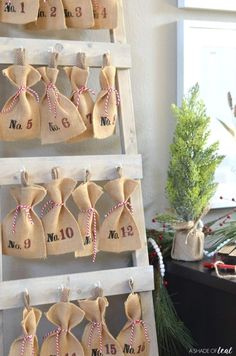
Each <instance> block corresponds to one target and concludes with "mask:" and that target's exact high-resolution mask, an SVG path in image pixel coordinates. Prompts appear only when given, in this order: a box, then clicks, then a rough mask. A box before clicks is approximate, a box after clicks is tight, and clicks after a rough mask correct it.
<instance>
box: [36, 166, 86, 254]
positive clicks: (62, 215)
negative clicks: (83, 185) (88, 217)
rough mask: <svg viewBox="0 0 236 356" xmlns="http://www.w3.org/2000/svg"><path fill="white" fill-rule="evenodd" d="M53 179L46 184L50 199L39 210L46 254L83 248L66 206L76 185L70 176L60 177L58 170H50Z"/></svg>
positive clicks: (73, 219) (74, 222) (62, 252)
mask: <svg viewBox="0 0 236 356" xmlns="http://www.w3.org/2000/svg"><path fill="white" fill-rule="evenodd" d="M52 176H53V180H52V182H50V183H49V184H47V185H46V189H47V192H48V195H49V197H50V200H48V201H47V202H46V203H45V204H44V206H43V207H42V210H41V217H42V222H43V227H44V231H45V235H46V244H47V253H48V255H61V254H64V253H69V252H75V251H76V250H82V249H83V241H82V237H81V234H80V231H79V226H78V223H77V221H76V220H75V218H74V216H73V215H72V213H71V212H70V210H69V209H68V208H67V206H66V201H67V200H68V198H69V197H70V196H71V193H72V191H73V190H74V188H75V186H76V181H74V180H73V179H72V178H60V176H59V171H58V170H57V169H56V168H55V169H53V171H52Z"/></svg>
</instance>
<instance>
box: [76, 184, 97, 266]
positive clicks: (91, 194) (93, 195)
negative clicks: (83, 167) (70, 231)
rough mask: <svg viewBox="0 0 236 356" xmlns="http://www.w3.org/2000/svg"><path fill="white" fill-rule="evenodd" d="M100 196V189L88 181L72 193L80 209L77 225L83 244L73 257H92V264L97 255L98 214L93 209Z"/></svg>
mask: <svg viewBox="0 0 236 356" xmlns="http://www.w3.org/2000/svg"><path fill="white" fill-rule="evenodd" d="M102 194H103V189H102V187H100V186H99V185H97V184H95V183H94V182H90V181H86V182H84V183H82V184H81V185H79V187H78V188H76V190H75V191H74V192H73V193H72V197H73V199H74V201H75V203H76V205H77V206H78V207H79V209H80V213H79V216H78V224H79V227H80V232H81V235H82V239H83V243H84V249H83V250H78V251H76V252H75V257H82V256H91V255H93V262H95V259H96V254H97V236H98V231H99V213H98V212H97V210H96V209H95V205H96V203H97V201H98V199H99V198H100V197H101V195H102Z"/></svg>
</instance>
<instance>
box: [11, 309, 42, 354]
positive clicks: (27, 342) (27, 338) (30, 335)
mask: <svg viewBox="0 0 236 356" xmlns="http://www.w3.org/2000/svg"><path fill="white" fill-rule="evenodd" d="M41 316H42V313H41V311H40V310H39V309H36V308H29V309H27V308H25V309H24V311H23V320H22V322H21V325H22V329H23V335H22V336H20V337H19V338H17V339H16V340H15V341H14V342H13V343H12V345H11V348H10V352H9V355H8V356H17V355H21V356H32V355H34V356H37V355H38V354H39V346H38V338H37V335H36V331H37V327H38V324H39V321H40V319H41Z"/></svg>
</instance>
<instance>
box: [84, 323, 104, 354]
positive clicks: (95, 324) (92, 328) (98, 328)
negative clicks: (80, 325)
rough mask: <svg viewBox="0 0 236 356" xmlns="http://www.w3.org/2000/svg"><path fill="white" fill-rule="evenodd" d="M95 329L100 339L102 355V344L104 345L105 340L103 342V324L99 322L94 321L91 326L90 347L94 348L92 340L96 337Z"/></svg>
mask: <svg viewBox="0 0 236 356" xmlns="http://www.w3.org/2000/svg"><path fill="white" fill-rule="evenodd" d="M95 329H97V332H98V337H99V351H100V354H101V355H102V349H103V347H102V344H103V340H102V323H101V322H99V321H93V322H92V324H91V329H90V333H89V338H88V347H89V348H91V346H92V338H93V336H94V331H95Z"/></svg>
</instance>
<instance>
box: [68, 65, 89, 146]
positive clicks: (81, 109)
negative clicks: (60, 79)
mask: <svg viewBox="0 0 236 356" xmlns="http://www.w3.org/2000/svg"><path fill="white" fill-rule="evenodd" d="M64 70H65V72H66V74H67V76H68V77H69V79H70V82H71V86H72V98H71V100H72V102H73V103H74V105H75V106H76V108H77V110H78V113H79V114H80V116H81V119H82V120H83V122H84V124H85V126H86V130H85V131H84V132H83V133H82V134H81V135H79V136H75V137H74V138H72V139H71V140H69V142H78V141H82V140H86V139H89V138H92V137H93V122H92V118H93V108H94V102H93V99H92V97H91V94H92V95H95V93H94V91H93V90H92V89H90V88H88V76H89V69H88V68H79V67H65V68H64Z"/></svg>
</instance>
